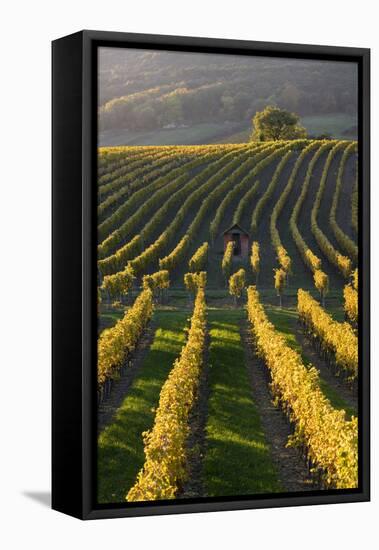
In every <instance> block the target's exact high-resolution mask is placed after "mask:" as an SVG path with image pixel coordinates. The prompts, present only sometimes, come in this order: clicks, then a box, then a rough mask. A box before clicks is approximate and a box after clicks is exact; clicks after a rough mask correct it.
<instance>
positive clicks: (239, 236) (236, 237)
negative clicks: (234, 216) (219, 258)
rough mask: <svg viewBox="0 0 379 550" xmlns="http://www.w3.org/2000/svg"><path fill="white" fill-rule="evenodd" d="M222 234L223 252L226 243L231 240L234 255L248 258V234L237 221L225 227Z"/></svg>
mask: <svg viewBox="0 0 379 550" xmlns="http://www.w3.org/2000/svg"><path fill="white" fill-rule="evenodd" d="M223 235H224V252H225V249H226V245H227V244H228V243H229V242H230V241H233V243H234V249H233V250H234V256H236V258H248V256H249V234H248V233H247V231H245V230H244V229H242V227H240V226H239V225H238V224H237V223H236V224H234V225H232V226H231V227H229V229H226V231H224V233H223Z"/></svg>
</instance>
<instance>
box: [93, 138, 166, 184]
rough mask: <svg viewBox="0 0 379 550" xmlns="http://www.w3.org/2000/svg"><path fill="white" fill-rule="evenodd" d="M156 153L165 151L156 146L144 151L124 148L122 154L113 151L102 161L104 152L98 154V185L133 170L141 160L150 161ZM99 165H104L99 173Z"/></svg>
mask: <svg viewBox="0 0 379 550" xmlns="http://www.w3.org/2000/svg"><path fill="white" fill-rule="evenodd" d="M156 155H160V156H162V155H167V151H162V150H160V149H158V148H154V149H153V150H151V149H150V150H146V151H144V150H143V149H139V150H126V149H124V152H123V154H122V153H121V152H120V151H119V152H115V153H114V154H113V155H112V157H111V158H108V160H107V161H106V162H104V154H99V157H98V159H99V160H98V162H99V166H98V186H99V187H102V186H104V185H106V184H107V183H110V182H111V181H113V180H115V179H117V178H119V177H120V176H123V175H126V174H127V173H128V170H131V171H133V170H134V168H135V167H136V166H137V167H138V166H141V160H145V161H146V162H150V160H151V159H152V158H154V157H155V156H156ZM108 157H109V155H108ZM101 167H104V171H103V173H101V174H99V168H101Z"/></svg>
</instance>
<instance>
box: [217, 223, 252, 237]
mask: <svg viewBox="0 0 379 550" xmlns="http://www.w3.org/2000/svg"><path fill="white" fill-rule="evenodd" d="M236 230H237V231H240V232H241V233H243V234H244V235H247V236H249V233H248V232H247V231H245V230H244V229H243V228H242V227H241V226H240V225H238V223H235V224H234V225H232V226H230V227H228V229H225V231H224V232H223V235H226V233H233V231H236Z"/></svg>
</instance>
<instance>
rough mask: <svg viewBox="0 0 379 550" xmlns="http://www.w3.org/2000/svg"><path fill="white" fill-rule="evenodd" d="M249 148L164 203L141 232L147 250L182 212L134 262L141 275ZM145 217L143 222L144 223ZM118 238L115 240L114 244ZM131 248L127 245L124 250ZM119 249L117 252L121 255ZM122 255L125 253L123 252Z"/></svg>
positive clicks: (211, 168) (211, 167)
mask: <svg viewBox="0 0 379 550" xmlns="http://www.w3.org/2000/svg"><path fill="white" fill-rule="evenodd" d="M245 151H246V148H243V149H241V152H240V153H237V154H234V153H233V152H232V153H227V154H226V155H224V156H223V157H222V158H221V159H218V160H216V161H214V162H213V163H211V164H210V165H209V166H208V167H207V168H205V169H204V170H202V171H201V172H200V173H199V174H198V175H197V176H195V177H193V178H191V179H190V180H189V181H188V183H186V184H185V185H183V186H182V187H180V188H179V189H178V191H176V192H175V193H173V194H172V195H171V196H170V198H169V199H168V200H167V201H166V202H164V204H163V205H162V206H161V207H160V208H159V209H158V210H157V211H156V212H155V214H154V215H153V217H152V218H151V219H150V220H149V222H148V223H147V224H146V225H145V226H144V227H143V230H142V232H141V240H142V242H143V246H144V247H145V246H146V244H147V243H148V242H150V240H151V238H152V237H153V235H154V233H155V232H156V231H157V230H158V228H159V227H160V226H161V225H162V223H163V222H164V221H165V220H167V216H168V215H169V214H170V213H172V212H175V210H176V209H177V208H178V206H179V205H182V206H181V207H180V208H179V210H177V211H176V212H175V217H174V219H173V220H172V221H171V223H170V224H168V225H167V226H166V229H165V230H164V231H163V233H161V235H160V236H159V237H158V238H157V239H156V241H155V242H153V243H152V244H151V245H150V246H148V247H147V248H145V249H144V250H143V252H141V254H140V255H138V256H137V257H135V258H134V259H133V262H134V263H133V266H134V268H135V269H136V271H137V272H138V273H142V272H143V270H144V269H145V267H146V266H147V265H148V264H149V263H150V262H152V261H154V260H157V259H158V258H159V254H160V253H161V251H162V250H163V249H164V248H165V246H166V245H167V244H168V242H169V241H170V240H171V238H172V236H173V235H174V234H175V232H176V231H177V229H178V228H179V227H180V226H181V223H182V221H183V219H184V217H185V215H186V213H187V211H188V209H189V208H191V206H192V205H194V204H195V203H196V201H198V200H199V199H200V198H201V196H202V195H203V194H205V193H206V192H209V191H210V190H211V189H212V187H213V186H215V185H216V184H217V183H218V182H219V181H220V180H221V181H222V179H223V178H224V177H225V176H226V175H227V174H228V172H229V171H230V170H233V168H234V167H235V166H237V165H238V164H239V162H241V160H240V157H241V156H242V157H244V156H246V154H247V153H246V152H245ZM183 201H184V202H183ZM143 220H144V217H142V218H141V221H143ZM115 239H116V237H115V238H114V240H115ZM107 241H108V239H107V240H106V241H104V243H102V245H101V247H99V249H100V248H103V246H104V245H105V244H106V245H107V248H109V246H110V245H111V244H112V245H113V246H114V243H109V242H107ZM126 246H128V243H126V245H124V246H123V247H122V248H124V247H126ZM120 250H122V249H119V250H118V251H117V252H118V253H120ZM121 254H122V252H121Z"/></svg>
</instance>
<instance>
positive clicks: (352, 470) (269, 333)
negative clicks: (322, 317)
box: [247, 287, 358, 489]
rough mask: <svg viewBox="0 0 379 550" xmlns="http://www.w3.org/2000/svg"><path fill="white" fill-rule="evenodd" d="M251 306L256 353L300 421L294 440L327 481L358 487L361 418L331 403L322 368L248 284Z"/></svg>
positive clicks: (273, 385) (296, 422)
mask: <svg viewBox="0 0 379 550" xmlns="http://www.w3.org/2000/svg"><path fill="white" fill-rule="evenodd" d="M247 308H248V317H249V321H250V323H251V330H252V334H253V337H254V340H255V345H256V350H257V354H258V356H259V357H261V358H262V359H263V361H264V362H265V364H266V367H267V368H268V370H269V373H270V376H271V384H270V387H271V390H272V392H273V396H274V399H275V400H276V402H277V403H278V404H280V405H281V407H282V409H283V411H284V412H285V413H286V414H287V416H288V417H289V419H290V421H291V422H292V423H293V424H294V427H295V431H294V434H293V435H292V436H291V439H290V443H291V444H293V445H298V446H301V447H302V448H303V451H304V453H305V454H306V455H307V458H308V460H309V461H310V462H311V464H312V465H313V469H314V470H316V471H318V472H319V473H320V474H321V475H322V477H323V482H324V485H325V486H326V487H330V488H338V489H342V488H352V487H356V486H357V484H358V445H357V441H358V422H357V419H356V418H354V417H353V418H352V419H351V420H350V421H347V420H345V411H343V410H340V411H338V410H335V409H334V408H333V407H332V406H331V404H330V402H329V400H328V399H327V398H326V397H325V396H324V394H323V393H322V391H321V389H320V386H319V378H318V372H317V370H316V369H315V368H314V367H311V368H309V369H308V368H307V367H306V366H305V365H304V364H303V362H302V358H301V356H300V355H299V354H298V353H297V352H296V351H295V350H294V349H292V348H290V347H289V345H288V344H287V342H286V340H285V338H284V337H283V336H282V335H281V334H279V333H278V332H277V331H276V330H275V328H274V326H273V325H272V324H271V323H270V322H269V321H268V319H267V316H266V313H265V311H264V308H263V306H262V305H261V303H260V300H259V294H258V292H257V291H256V289H255V287H249V289H248V306H247Z"/></svg>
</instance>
